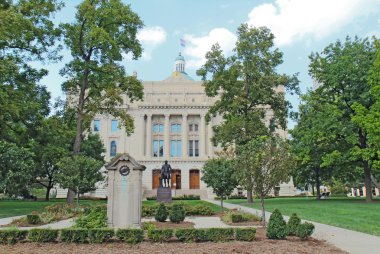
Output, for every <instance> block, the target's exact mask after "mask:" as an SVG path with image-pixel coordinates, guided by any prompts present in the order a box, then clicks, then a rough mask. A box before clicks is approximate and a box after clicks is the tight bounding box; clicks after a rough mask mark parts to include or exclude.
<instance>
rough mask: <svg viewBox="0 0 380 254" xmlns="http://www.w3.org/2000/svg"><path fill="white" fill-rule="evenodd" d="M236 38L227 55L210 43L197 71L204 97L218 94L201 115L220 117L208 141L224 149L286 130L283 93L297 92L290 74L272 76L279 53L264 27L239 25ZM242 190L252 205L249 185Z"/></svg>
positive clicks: (286, 104) (285, 108)
mask: <svg viewBox="0 0 380 254" xmlns="http://www.w3.org/2000/svg"><path fill="white" fill-rule="evenodd" d="M237 35H238V39H237V42H236V47H235V48H234V50H233V52H234V54H233V55H232V56H230V57H225V56H224V55H223V52H222V50H221V48H220V46H219V45H218V44H216V45H213V46H212V48H211V51H210V52H208V53H207V54H206V63H205V64H204V65H203V66H202V67H201V68H200V69H199V70H198V71H197V74H198V75H199V76H201V77H202V80H203V84H204V87H205V91H206V94H207V96H209V97H216V96H219V99H218V100H217V102H216V103H215V104H214V105H213V106H212V107H211V108H210V109H209V112H208V114H207V116H206V117H207V120H209V119H210V117H211V116H217V115H221V116H222V117H223V122H222V123H221V124H220V125H218V126H215V127H214V128H213V129H214V136H213V138H212V140H213V142H214V144H221V145H222V147H224V148H225V147H228V146H239V145H245V144H247V143H248V142H250V141H251V140H252V139H256V138H258V137H260V136H263V135H271V133H273V132H274V131H275V129H276V128H278V129H279V128H281V129H286V118H287V113H288V108H289V106H290V103H289V102H288V101H287V100H286V99H285V90H287V91H289V92H291V93H294V92H296V93H298V79H297V77H296V76H295V75H294V76H292V77H290V76H287V75H285V74H278V73H277V72H276V68H277V67H278V66H279V65H280V64H281V63H282V53H281V52H280V51H279V50H278V49H277V48H274V43H273V39H274V35H273V34H272V33H271V32H270V30H269V29H268V28H265V27H261V28H251V27H249V26H248V25H247V24H242V25H241V26H240V27H239V28H238V31H237ZM284 88H285V89H284ZM268 123H270V124H268ZM268 125H269V126H268ZM268 127H269V128H268ZM244 187H245V188H246V189H247V192H248V195H247V196H248V200H247V201H248V202H252V190H251V189H250V184H247V185H245V186H244Z"/></svg>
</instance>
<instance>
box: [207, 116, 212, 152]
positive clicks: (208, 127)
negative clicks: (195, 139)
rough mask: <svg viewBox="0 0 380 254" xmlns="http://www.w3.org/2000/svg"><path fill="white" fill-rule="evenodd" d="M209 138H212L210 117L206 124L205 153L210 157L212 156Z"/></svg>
mask: <svg viewBox="0 0 380 254" xmlns="http://www.w3.org/2000/svg"><path fill="white" fill-rule="evenodd" d="M211 138H212V119H211V120H210V122H209V123H208V125H207V148H208V149H207V150H208V151H207V155H208V157H210V158H212V156H213V144H212V141H211Z"/></svg>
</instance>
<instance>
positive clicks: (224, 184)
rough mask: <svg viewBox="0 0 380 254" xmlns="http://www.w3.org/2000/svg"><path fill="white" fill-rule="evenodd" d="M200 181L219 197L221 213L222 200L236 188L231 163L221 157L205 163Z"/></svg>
mask: <svg viewBox="0 0 380 254" xmlns="http://www.w3.org/2000/svg"><path fill="white" fill-rule="evenodd" d="M202 181H204V182H205V183H206V184H207V187H211V188H212V189H213V190H214V192H215V194H216V195H217V196H219V197H220V205H221V207H222V211H223V199H224V198H225V197H226V196H229V195H231V193H232V191H233V190H234V188H235V187H236V186H237V181H236V178H235V177H234V168H233V162H232V161H231V160H228V159H226V158H223V157H220V158H215V159H210V160H208V161H206V163H205V164H204V165H203V176H202Z"/></svg>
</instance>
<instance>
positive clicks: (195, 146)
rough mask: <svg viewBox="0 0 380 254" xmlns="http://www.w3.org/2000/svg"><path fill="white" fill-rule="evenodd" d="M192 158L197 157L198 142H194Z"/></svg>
mask: <svg viewBox="0 0 380 254" xmlns="http://www.w3.org/2000/svg"><path fill="white" fill-rule="evenodd" d="M194 156H195V157H199V141H198V140H194Z"/></svg>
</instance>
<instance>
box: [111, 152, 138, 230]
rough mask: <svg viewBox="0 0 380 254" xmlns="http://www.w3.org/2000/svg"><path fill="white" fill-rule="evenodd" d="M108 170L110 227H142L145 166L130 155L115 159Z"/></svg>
mask: <svg viewBox="0 0 380 254" xmlns="http://www.w3.org/2000/svg"><path fill="white" fill-rule="evenodd" d="M106 169H107V170H108V201H107V217H108V226H109V227H113V228H137V227H140V225H141V209H142V172H143V171H144V170H145V166H143V165H140V164H139V163H137V162H136V161H135V160H134V159H133V158H132V157H131V156H130V155H129V154H122V155H119V156H117V157H115V158H114V159H113V160H112V161H111V162H110V163H108V164H107V165H106Z"/></svg>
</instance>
